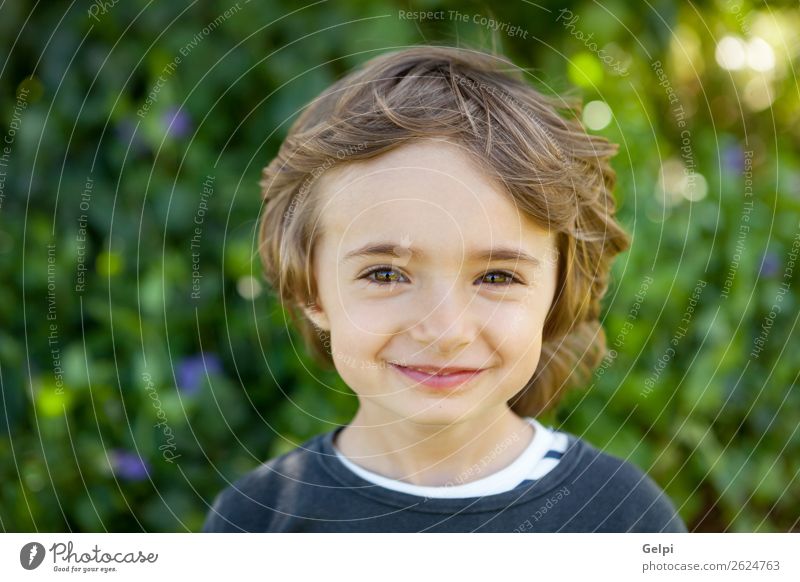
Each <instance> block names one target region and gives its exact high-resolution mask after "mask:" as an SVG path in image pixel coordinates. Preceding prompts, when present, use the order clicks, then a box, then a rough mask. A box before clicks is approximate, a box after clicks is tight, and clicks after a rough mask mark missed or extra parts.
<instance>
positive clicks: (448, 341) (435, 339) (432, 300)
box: [410, 280, 479, 355]
mask: <svg viewBox="0 0 800 582" xmlns="http://www.w3.org/2000/svg"><path fill="white" fill-rule="evenodd" d="M472 300H473V297H472V296H471V294H469V293H467V292H466V291H464V290H461V289H458V288H457V286H456V284H455V283H454V282H453V281H450V280H447V281H444V280H443V281H439V282H437V283H436V285H434V286H431V287H429V288H426V289H423V290H421V291H420V297H419V298H418V300H417V301H415V305H416V307H415V308H413V309H412V310H411V313H410V315H411V317H412V318H413V321H414V323H413V324H412V325H411V327H410V332H411V338H412V339H413V340H414V341H415V342H417V343H418V344H419V345H421V346H424V347H425V348H429V349H433V350H435V351H438V352H439V353H440V354H442V355H447V354H451V353H454V352H457V351H458V350H459V349H461V348H463V347H465V346H468V345H469V344H471V343H472V342H474V341H475V338H476V336H477V334H478V329H479V326H478V322H477V321H476V319H475V317H474V313H473V310H471V308H470V307H471V306H470V301H472Z"/></svg>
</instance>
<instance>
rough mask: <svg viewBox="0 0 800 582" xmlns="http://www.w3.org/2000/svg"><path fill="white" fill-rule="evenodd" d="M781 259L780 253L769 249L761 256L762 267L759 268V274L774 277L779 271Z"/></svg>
mask: <svg viewBox="0 0 800 582" xmlns="http://www.w3.org/2000/svg"><path fill="white" fill-rule="evenodd" d="M780 264H781V262H780V259H779V258H778V255H777V254H775V253H773V252H770V251H767V252H765V253H764V256H763V257H761V269H760V270H759V272H758V274H759V276H761V277H772V276H774V275H775V274H776V273H777V272H778V268H779V267H780Z"/></svg>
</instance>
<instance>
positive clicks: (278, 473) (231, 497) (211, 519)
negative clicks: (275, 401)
mask: <svg viewBox="0 0 800 582" xmlns="http://www.w3.org/2000/svg"><path fill="white" fill-rule="evenodd" d="M323 436H324V435H318V436H316V437H314V438H312V439H310V440H309V441H307V442H305V443H303V444H302V445H300V446H298V447H297V448H295V449H293V450H291V451H289V452H288V453H284V454H283V455H280V456H279V457H275V458H274V459H271V460H269V461H266V462H264V463H262V464H261V465H259V466H258V467H256V468H255V469H253V470H251V471H250V472H248V473H246V474H245V475H243V476H241V477H239V478H238V479H236V480H235V481H234V482H233V483H231V484H230V485H228V486H227V487H225V489H223V490H222V491H221V492H220V493H219V494H217V496H216V497H215V498H214V501H213V503H212V505H211V508H210V510H209V511H208V514H207V515H206V519H205V522H204V523H203V528H202V531H204V532H240V531H246V532H247V531H269V529H270V524H271V523H272V522H273V521H274V520H275V519H277V518H279V517H280V515H281V514H282V511H281V509H280V508H281V507H284V508H285V507H287V506H291V503H292V501H291V500H294V503H295V504H296V503H297V500H298V499H302V497H303V496H302V495H300V494H299V490H300V489H301V488H302V487H303V486H304V485H307V484H313V483H314V482H315V481H318V480H319V477H318V475H317V470H316V468H315V455H317V454H318V453H319V451H318V449H317V443H318V439H320V438H322V437H323Z"/></svg>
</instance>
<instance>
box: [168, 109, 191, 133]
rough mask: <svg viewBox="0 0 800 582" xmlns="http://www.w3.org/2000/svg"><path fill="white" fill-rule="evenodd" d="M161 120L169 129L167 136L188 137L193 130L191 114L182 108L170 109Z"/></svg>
mask: <svg viewBox="0 0 800 582" xmlns="http://www.w3.org/2000/svg"><path fill="white" fill-rule="evenodd" d="M161 119H162V121H163V122H164V125H165V126H166V127H167V135H170V136H172V137H184V136H187V135H189V133H190V132H191V130H192V120H191V119H190V118H189V114H188V113H186V111H184V110H183V109H181V108H180V107H170V108H169V109H167V110H166V111H165V112H164V113H163V115H162V116H161Z"/></svg>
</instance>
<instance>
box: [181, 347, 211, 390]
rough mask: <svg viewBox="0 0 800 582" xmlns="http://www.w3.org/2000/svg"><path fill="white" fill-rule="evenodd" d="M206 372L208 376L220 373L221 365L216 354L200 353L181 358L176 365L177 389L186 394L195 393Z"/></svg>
mask: <svg viewBox="0 0 800 582" xmlns="http://www.w3.org/2000/svg"><path fill="white" fill-rule="evenodd" d="M206 370H208V374H209V375H211V374H219V373H220V372H221V371H222V364H221V362H220V360H219V356H217V354H214V353H204V352H200V353H199V354H195V355H194V356H189V357H188V358H183V359H182V360H181V361H180V362H179V363H178V388H179V389H180V390H181V391H182V392H186V393H187V394H194V393H196V392H197V391H198V390H200V386H201V385H202V383H203V378H205V376H206Z"/></svg>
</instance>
